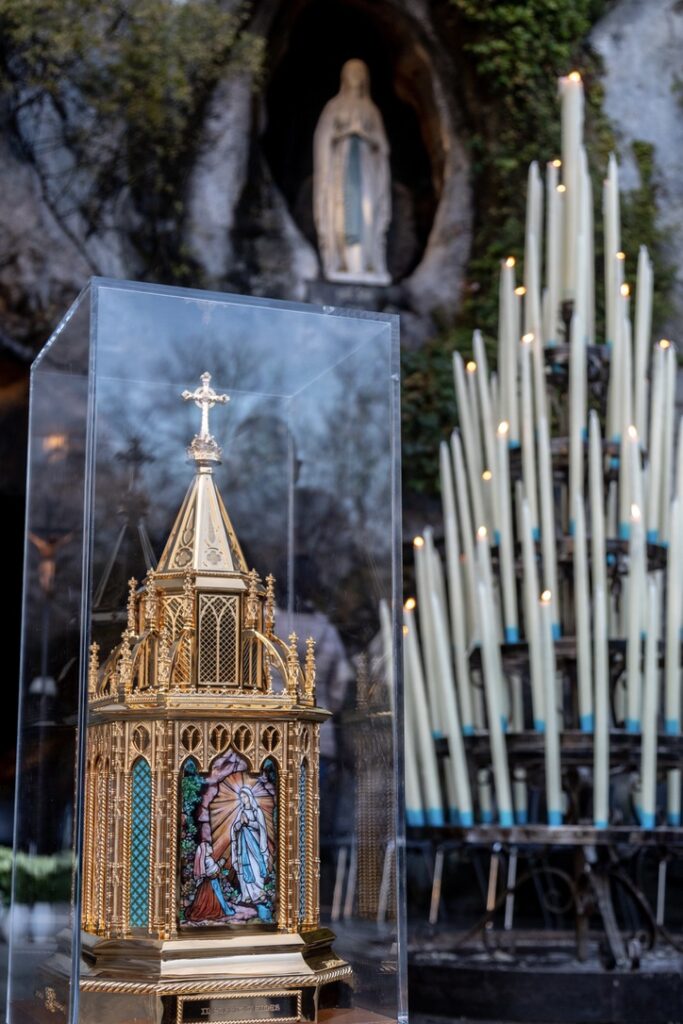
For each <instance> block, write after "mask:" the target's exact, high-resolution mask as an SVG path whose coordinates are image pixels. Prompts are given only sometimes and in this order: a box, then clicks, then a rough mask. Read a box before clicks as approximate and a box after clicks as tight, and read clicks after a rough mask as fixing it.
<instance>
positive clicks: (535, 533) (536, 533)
mask: <svg viewBox="0 0 683 1024" xmlns="http://www.w3.org/2000/svg"><path fill="white" fill-rule="evenodd" d="M531 536H532V537H533V539H534V540H540V539H541V531H540V529H539V528H538V526H534V528H533V530H532V531H531Z"/></svg>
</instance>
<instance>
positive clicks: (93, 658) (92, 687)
mask: <svg viewBox="0 0 683 1024" xmlns="http://www.w3.org/2000/svg"><path fill="white" fill-rule="evenodd" d="M99 669H100V645H99V644H97V643H92V644H90V661H89V663H88V693H89V694H91V695H94V694H95V692H96V690H97V674H98V672H99Z"/></svg>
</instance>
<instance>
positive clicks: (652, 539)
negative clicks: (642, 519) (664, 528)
mask: <svg viewBox="0 0 683 1024" xmlns="http://www.w3.org/2000/svg"><path fill="white" fill-rule="evenodd" d="M657 537H659V530H648V531H647V542H648V544H656V543H657Z"/></svg>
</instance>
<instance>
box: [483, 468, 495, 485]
mask: <svg viewBox="0 0 683 1024" xmlns="http://www.w3.org/2000/svg"><path fill="white" fill-rule="evenodd" d="M481 478H482V480H486V482H487V483H488V481H489V480H492V479H493V473H492V472H491V470H490V469H485V470H484V472H483V473H482V474H481Z"/></svg>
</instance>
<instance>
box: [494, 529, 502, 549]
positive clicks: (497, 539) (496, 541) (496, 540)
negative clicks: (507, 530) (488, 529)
mask: <svg viewBox="0 0 683 1024" xmlns="http://www.w3.org/2000/svg"><path fill="white" fill-rule="evenodd" d="M493 544H494V547H497V546H498V545H499V544H500V530H494V531H493Z"/></svg>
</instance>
